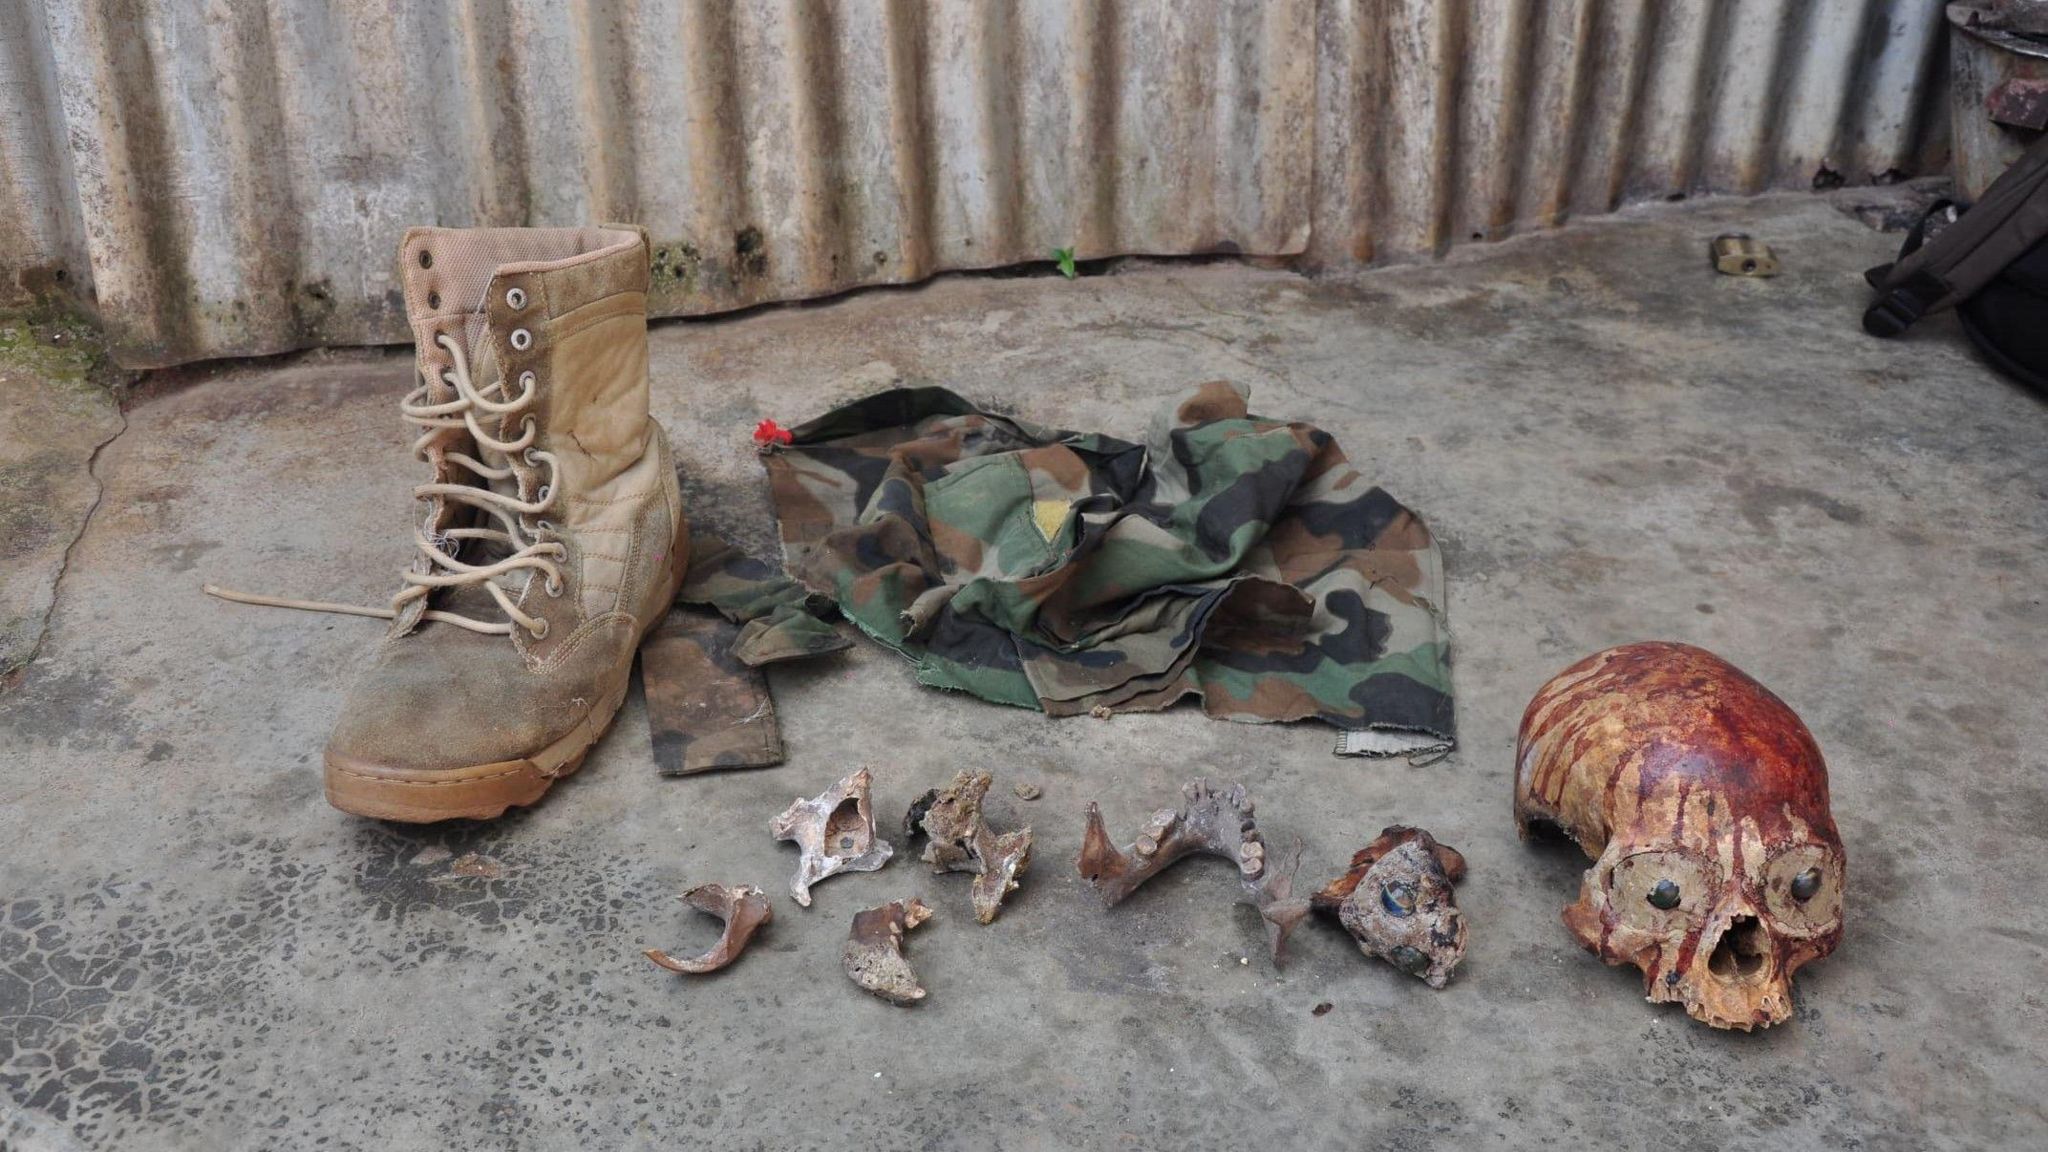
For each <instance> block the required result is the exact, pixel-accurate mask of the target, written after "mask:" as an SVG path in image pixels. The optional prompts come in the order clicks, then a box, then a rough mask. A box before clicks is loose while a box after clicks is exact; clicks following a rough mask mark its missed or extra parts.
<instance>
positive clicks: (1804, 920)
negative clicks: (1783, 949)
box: [1764, 843, 1842, 936]
mask: <svg viewBox="0 0 2048 1152" xmlns="http://www.w3.org/2000/svg"><path fill="white" fill-rule="evenodd" d="M1764 906H1765V908H1766V909H1768V910H1769V912H1770V920H1771V926H1772V927H1773V928H1776V929H1777V930H1779V931H1781V932H1786V933H1789V934H1791V935H1795V936H1814V935H1818V934H1820V933H1823V932H1831V931H1833V930H1835V929H1836V928H1837V927H1839V926H1840V925H1841V922H1842V860H1841V857H1839V856H1837V855H1835V853H1834V851H1833V850H1832V849H1830V848H1828V847H1827V846H1825V845H1821V844H1810V843H1809V844H1794V845H1792V846H1790V847H1787V848H1784V849H1781V850H1780V851H1779V852H1778V854H1777V855H1776V856H1774V857H1772V858H1771V862H1770V864H1769V865H1767V866H1766V868H1765V871H1764Z"/></svg>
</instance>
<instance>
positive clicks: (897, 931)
mask: <svg viewBox="0 0 2048 1152" xmlns="http://www.w3.org/2000/svg"><path fill="white" fill-rule="evenodd" d="M931 914H932V910H931V909H930V908H928V907H926V906H925V903H924V901H922V900H919V899H918V898H916V897H915V896H913V897H911V898H910V899H908V900H892V901H890V902H889V903H887V904H884V905H882V906H881V907H879V908H869V909H867V910H866V911H864V912H856V913H854V914H853V931H852V932H850V933H848V934H847V937H846V947H845V948H844V949H842V950H841V951H840V954H839V958H840V960H841V962H843V963H844V964H845V965H846V974H847V975H848V976H850V977H852V978H853V982H854V983H855V984H858V985H860V986H861V987H862V988H865V989H866V990H868V991H869V992H872V993H873V994H875V995H877V996H880V997H881V998H882V999H884V1000H887V1001H888V1002H889V1003H891V1004H900V1005H904V1006H906V1007H908V1006H909V1005H912V1004H915V1003H917V1002H918V1001H919V1000H922V999H924V996H925V992H924V989H923V988H922V987H921V986H919V984H918V982H917V973H915V972H912V971H911V970H910V962H909V961H908V960H905V959H904V958H903V933H904V932H905V931H906V930H908V929H911V928H915V927H917V926H918V925H919V924H922V923H924V922H925V921H926V920H929V919H930V918H931Z"/></svg>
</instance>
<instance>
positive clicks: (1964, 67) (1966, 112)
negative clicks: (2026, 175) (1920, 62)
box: [1948, 0, 2048, 203]
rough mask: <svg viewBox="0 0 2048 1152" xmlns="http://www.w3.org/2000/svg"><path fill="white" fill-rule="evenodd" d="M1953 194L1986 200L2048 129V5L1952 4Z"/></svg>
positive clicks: (1989, 0)
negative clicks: (2003, 175) (1986, 193)
mask: <svg viewBox="0 0 2048 1152" xmlns="http://www.w3.org/2000/svg"><path fill="white" fill-rule="evenodd" d="M1948 19H1949V23H1950V24H1952V25H1954V29H1953V31H1952V33H1951V35H1950V38H1949V76H1950V84H1951V104H1950V112H1951V115H1952V116H1953V122H1952V124H1951V126H1950V131H1951V133H1952V134H1953V137H1954V140H1955V174H1956V195H1957V196H1958V197H1960V198H1961V199H1962V200H1963V202H1964V203H1971V202H1974V201H1975V200H1976V199H1977V198H1978V197H1979V196H1982V195H1983V194H1984V190H1985V189H1986V188H1989V187H1990V186H1991V182H1992V181H1993V180H1996V179H1998V177H1999V174H2000V173H2002V172H2004V171H2005V170H2006V169H2007V168H2009V167H2011V166H2012V163H2013V161H2015V160H2018V159H2019V158H2020V153H2022V152H2024V151H2026V149H2027V145H2029V144H2032V143H2033V142H2034V141H2035V140H2036V139H2038V138H2039V137H2040V134H2041V129H2042V127H2043V126H2044V125H2048V32H2044V31H2041V30H2040V29H2042V28H2048V3H2042V2H2041V0H1974V2H1972V3H1959V4H1950V5H1948Z"/></svg>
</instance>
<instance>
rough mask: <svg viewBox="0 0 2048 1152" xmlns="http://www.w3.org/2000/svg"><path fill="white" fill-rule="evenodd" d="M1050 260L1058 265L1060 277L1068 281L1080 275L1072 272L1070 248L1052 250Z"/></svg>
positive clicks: (1072, 259) (1072, 262)
mask: <svg viewBox="0 0 2048 1152" xmlns="http://www.w3.org/2000/svg"><path fill="white" fill-rule="evenodd" d="M1052 258H1053V259H1054V260H1055V261H1057V262H1058V263H1059V266H1060V275H1062V276H1065V277H1066V278H1067V279H1069V280H1072V279H1073V278H1074V277H1076V276H1078V275H1080V273H1079V272H1077V271H1075V270H1074V250H1073V249H1072V248H1055V249H1053V250H1052Z"/></svg>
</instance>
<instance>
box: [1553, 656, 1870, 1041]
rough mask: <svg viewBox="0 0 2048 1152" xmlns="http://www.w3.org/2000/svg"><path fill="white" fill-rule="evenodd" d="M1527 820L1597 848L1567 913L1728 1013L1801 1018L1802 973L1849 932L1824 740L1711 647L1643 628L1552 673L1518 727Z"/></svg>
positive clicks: (1655, 997)
mask: <svg viewBox="0 0 2048 1152" xmlns="http://www.w3.org/2000/svg"><path fill="white" fill-rule="evenodd" d="M1515 823H1516V825H1517V826H1519V827H1520V829H1521V830H1522V834H1523V835H1524V836H1527V835H1528V834H1529V833H1530V831H1531V830H1532V829H1533V828H1537V827H1543V826H1555V827H1556V828H1558V829H1561V830H1563V832H1564V833H1565V834H1566V835H1568V836H1570V837H1571V838H1572V839H1573V840H1575V841H1577V842H1578V845H1579V847H1581V848H1583V849H1584V850H1585V851H1586V854H1587V855H1589V856H1591V857H1593V858H1594V862H1593V867H1592V868H1590V869H1588V870H1587V872H1586V876H1585V882H1584V884H1583V885H1582V886H1581V888H1580V892H1579V899H1578V900H1577V902H1575V903H1573V904H1572V905H1570V906H1569V907H1567V908H1566V909H1565V911H1564V922H1565V925H1566V926H1567V927H1568V928H1570V929H1571V931H1572V934H1573V935H1574V936H1576V937H1578V939H1579V942H1580V943H1581V944H1583V945H1585V947H1586V948H1587V950H1588V951H1591V952H1593V953H1594V954H1595V955H1597V956H1599V957H1600V958H1601V959H1602V960H1605V961H1606V962H1607V963H1609V964H1633V965H1635V966H1636V967H1638V968H1640V969H1642V972H1643V986H1644V990H1645V991H1646V993H1647V994H1648V997H1649V999H1650V1000H1651V1001H1653V1002H1655V1001H1675V1002H1677V1003H1680V1004H1683V1005H1684V1006H1685V1010H1686V1012H1687V1013H1688V1014H1689V1015H1691V1016H1692V1017H1693V1018H1694V1019H1696V1020H1700V1021H1704V1022H1705V1023H1707V1024H1710V1025H1712V1026H1714V1027H1716V1028H1740V1029H1742V1030H1744V1031H1748V1030H1749V1029H1751V1028H1764V1027H1769V1026H1770V1025H1772V1024H1776V1023H1779V1022H1781V1021H1783V1020H1784V1019H1786V1017H1788V1016H1790V1015H1791V1013H1792V974H1793V973H1794V972H1796V971H1798V970H1799V968H1800V966H1801V965H1804V964H1806V963H1807V962H1808V961H1811V960H1816V959H1819V958H1820V957H1823V956H1826V955H1827V954H1828V953H1830V952H1832V951H1834V949H1835V945H1836V944H1837V943H1838V942H1840V940H1841V938H1842V884H1843V879H1844V876H1845V873H1846V868H1847V864H1846V859H1845V857H1844V856H1843V853H1842V840H1841V837H1840V835H1839V834H1837V833H1836V831H1835V820H1834V816H1833V815H1832V814H1831V812H1830V811H1829V808H1828V770H1827V764H1826V762H1825V761H1823V760H1822V759H1821V754H1820V747H1819V746H1818V745H1817V744H1815V743H1814V739H1813V735H1812V734H1811V733H1809V732H1808V731H1807V730H1806V725H1805V724H1803V723H1801V722H1800V720H1799V717H1798V716H1796V715H1794V714H1793V712H1792V709H1791V708H1789V707H1787V706H1786V705H1785V702H1784V701H1782V700H1780V699H1778V698H1777V697H1776V696H1774V695H1772V694H1771V692H1770V690H1769V689H1767V688H1765V687H1764V686H1763V685H1761V684H1759V683H1757V682H1756V681H1755V680H1752V679H1750V678H1749V677H1748V676H1745V675H1743V674H1742V672H1740V671H1739V670H1737V669H1736V668H1735V667H1734V666H1733V665H1731V664H1729V663H1728V662H1727V661H1725V660H1722V659H1721V658H1720V657H1718V656H1716V655H1714V654H1713V653H1711V652H1706V651H1703V650H1701V649H1698V648H1693V647H1690V646H1688V645H1684V644H1668V643H1647V644H1629V645H1625V646H1623V647H1620V648H1610V649H1608V650H1607V651H1605V652H1600V653H1596V654H1595V655H1592V656H1589V657H1587V658H1586V659H1584V660H1582V661H1580V662H1579V663H1577V664H1574V665H1572V666H1571V667H1570V668H1567V669H1565V670H1564V671H1563V672H1561V673H1559V674H1558V676H1557V677H1556V678H1555V679H1553V680H1552V681H1551V682H1550V683H1548V684H1546V685H1544V686H1543V688H1542V690H1541V691H1539V692H1537V693H1536V698H1535V699H1534V700H1532V701H1530V702H1529V709H1528V711H1527V712H1524V713H1523V714H1522V728H1521V733H1520V735H1519V736H1518V737H1517V739H1516V750H1515Z"/></svg>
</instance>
